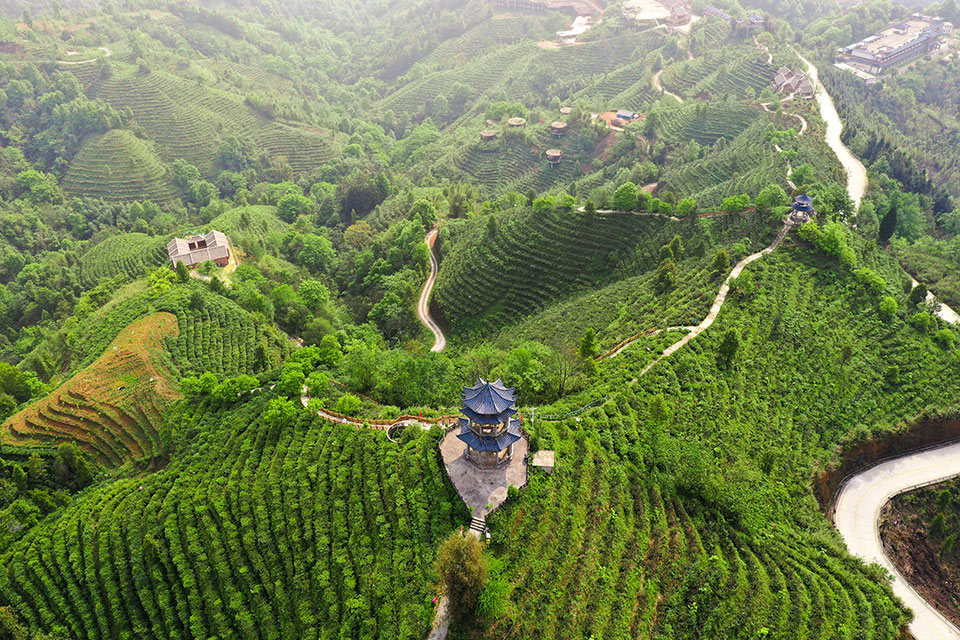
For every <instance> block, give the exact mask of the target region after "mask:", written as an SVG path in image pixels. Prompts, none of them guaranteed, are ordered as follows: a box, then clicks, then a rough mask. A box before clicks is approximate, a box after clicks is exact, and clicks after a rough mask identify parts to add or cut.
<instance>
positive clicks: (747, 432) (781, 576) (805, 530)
mask: <svg viewBox="0 0 960 640" xmlns="http://www.w3.org/2000/svg"><path fill="white" fill-rule="evenodd" d="M864 263H866V264H869V265H870V266H871V267H873V268H874V269H876V270H877V271H879V272H880V273H882V274H883V275H884V277H885V278H886V280H887V282H889V283H899V277H900V275H901V274H900V272H899V269H898V268H897V266H896V265H895V264H894V263H893V262H892V260H890V259H889V258H888V257H886V256H885V255H882V254H880V253H879V252H876V251H873V250H870V251H868V252H867V253H866V255H865V256H864ZM748 272H749V273H751V274H752V277H753V278H754V280H755V282H756V284H757V285H758V289H757V291H756V292H755V293H754V294H753V295H752V296H746V297H744V296H734V298H733V299H732V300H731V302H730V303H728V305H727V306H725V307H724V309H723V311H722V312H721V314H720V316H719V318H718V320H717V322H716V323H715V324H714V326H713V327H712V328H711V329H709V330H708V331H707V332H706V333H704V334H703V335H702V336H700V337H698V338H697V339H696V340H694V341H693V342H691V343H690V344H689V345H687V346H686V347H685V348H683V349H681V350H680V351H679V352H678V353H677V354H675V355H674V356H673V357H671V358H670V359H668V360H666V361H664V362H661V363H659V364H658V365H657V366H655V367H654V368H653V369H652V370H651V371H650V373H649V374H647V375H646V376H645V377H643V378H642V379H640V381H639V382H637V383H635V384H632V383H631V382H630V380H631V379H632V378H634V377H635V376H636V374H637V372H638V371H639V369H640V368H641V367H642V366H643V364H644V363H645V362H646V361H647V359H645V358H644V359H641V360H639V361H636V360H634V361H631V360H630V359H627V360H618V358H620V356H618V357H617V358H613V359H611V360H609V361H607V362H605V363H603V364H602V365H601V373H602V377H601V378H600V379H601V380H602V381H603V382H602V383H601V384H600V385H599V388H598V389H595V390H593V391H592V392H590V394H584V399H586V398H587V397H588V396H589V395H591V394H592V395H594V396H595V395H597V393H599V392H602V393H605V394H607V395H608V396H610V397H611V400H610V401H609V402H607V403H606V404H605V405H603V406H602V407H600V408H598V409H593V410H591V411H590V412H588V413H587V414H585V415H584V416H582V419H581V422H579V423H574V422H572V420H568V421H566V422H565V423H550V422H541V423H540V424H539V425H537V427H536V428H535V429H534V433H535V439H536V440H537V441H538V444H539V445H540V446H541V447H543V448H554V449H556V450H557V451H558V452H559V453H558V472H557V476H556V477H555V478H553V479H549V480H548V479H546V478H543V477H536V476H535V477H534V479H533V481H532V483H531V489H530V490H528V491H526V492H522V493H521V495H520V498H519V500H517V501H516V502H513V503H512V504H511V503H508V506H507V507H505V508H504V510H503V511H501V512H500V513H498V514H497V516H496V518H495V519H494V527H493V530H494V538H495V540H496V541H497V542H496V549H497V550H498V554H499V555H500V556H501V557H502V558H503V560H504V561H505V562H506V569H505V575H507V576H509V577H508V580H509V582H510V584H511V587H512V589H513V593H512V601H513V603H514V605H515V606H516V611H517V612H518V622H517V624H518V627H517V628H518V630H519V631H520V635H521V636H524V637H532V636H534V635H535V636H537V637H545V638H552V637H563V638H587V637H589V636H590V634H594V636H595V637H635V636H637V635H644V636H647V635H651V636H652V637H658V638H659V637H663V638H667V637H670V638H681V637H744V638H746V637H756V635H757V634H758V633H760V632H761V631H760V630H761V629H762V628H766V629H768V632H767V633H768V634H769V635H768V636H767V637H773V638H795V637H798V635H800V634H806V635H805V637H811V638H821V637H822V638H828V637H841V638H854V637H874V638H893V637H896V636H897V629H898V627H899V625H900V624H901V623H902V622H903V621H904V617H903V614H902V613H901V612H900V610H899V609H898V607H897V605H896V603H895V602H894V601H893V599H892V597H891V595H890V592H889V590H888V589H887V587H886V586H883V585H882V584H880V583H881V581H880V580H879V579H878V576H877V574H876V573H875V572H873V571H872V570H865V569H864V568H863V567H862V566H861V565H859V563H858V562H856V561H853V560H851V559H850V558H849V557H847V556H846V554H845V552H844V551H843V550H842V545H841V543H840V541H839V539H838V538H837V535H836V533H835V531H834V530H833V529H832V527H831V526H830V525H829V523H828V522H827V520H826V519H825V518H824V517H823V516H822V514H821V513H820V512H819V510H818V508H817V506H816V502H815V500H814V498H813V496H812V494H811V491H810V488H809V478H810V476H811V474H812V473H813V471H814V470H815V469H817V468H820V467H821V466H822V465H823V464H825V463H827V462H828V461H829V460H831V459H832V457H833V455H834V451H835V447H836V445H837V444H838V443H841V442H844V441H848V440H851V439H856V438H861V437H866V436H867V435H868V434H869V433H870V432H875V431H878V430H884V429H889V428H892V427H894V426H895V425H898V424H901V423H902V422H904V421H909V420H911V419H913V418H915V417H916V416H917V415H918V414H921V413H935V412H939V411H951V410H955V407H956V404H957V400H958V398H957V397H956V394H955V393H951V392H948V391H946V390H949V389H956V388H957V383H958V382H960V358H958V357H957V352H956V351H952V350H945V349H943V348H941V347H940V346H938V345H937V344H936V343H935V342H934V341H933V340H932V338H931V337H930V336H929V335H923V334H920V333H919V332H918V331H917V330H916V329H914V328H912V327H911V326H910V325H908V324H907V323H906V322H905V320H904V315H905V313H904V312H902V311H901V314H900V315H899V316H897V317H896V318H894V319H893V320H891V321H889V322H884V321H883V320H881V318H880V317H879V314H878V313H877V309H876V301H875V299H874V298H873V296H871V295H869V294H867V293H866V291H865V290H864V289H863V287H862V285H860V284H858V283H856V282H855V281H854V280H853V278H852V277H851V276H850V275H849V273H847V272H846V271H845V270H841V269H839V268H837V267H836V266H834V265H833V264H831V263H829V262H824V261H823V260H822V259H821V258H819V257H817V256H814V255H812V254H811V252H810V250H808V249H806V248H802V247H801V248H795V249H791V248H789V247H784V248H781V249H780V250H778V252H777V253H775V254H773V255H772V256H768V257H767V258H764V259H763V260H761V261H759V262H757V263H755V264H754V265H751V267H750V268H749V269H748ZM889 293H890V294H892V295H895V296H896V297H898V298H899V299H900V301H901V305H904V304H905V300H904V299H903V294H902V292H900V291H899V286H898V284H897V285H892V286H891V287H890V291H889ZM901 308H902V307H901ZM727 330H732V331H735V332H737V334H738V335H739V336H740V339H741V347H740V350H739V352H738V354H737V356H736V359H735V365H734V367H733V368H732V369H731V370H729V371H726V370H722V369H718V367H717V364H716V349H717V347H718V345H719V342H720V338H721V336H722V335H723V334H724V332H725V331H727ZM845 344H850V345H851V346H852V357H851V358H850V360H849V361H848V362H844V361H843V357H842V349H841V348H842V346H843V345H845ZM625 355H626V354H625ZM891 364H897V365H898V366H900V368H901V373H900V381H899V382H898V383H889V382H885V381H884V380H883V375H882V374H883V370H884V369H885V367H887V366H889V365H891ZM655 393H662V394H664V396H665V398H666V401H667V404H668V408H669V417H668V418H667V420H666V421H664V422H663V423H659V424H658V423H655V422H653V421H652V419H651V418H650V417H649V413H648V410H647V405H648V401H649V398H650V396H651V395H652V394H655ZM573 403H574V401H573V400H572V399H571V400H570V401H568V402H566V403H565V404H566V405H570V404H573ZM718 408H720V410H718ZM542 411H543V413H547V412H548V411H549V409H547V408H544V409H542ZM538 413H539V412H538ZM628 496H629V497H628ZM648 532H649V533H648ZM545 594H546V595H545ZM624 595H626V597H624ZM624 603H626V604H627V606H624ZM508 628H509V623H504V624H498V625H494V627H492V628H491V629H489V630H488V631H487V632H486V634H485V635H486V636H487V637H500V636H502V635H503V633H505V632H506V630H508Z"/></svg>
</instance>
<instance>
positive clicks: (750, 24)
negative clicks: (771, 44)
mask: <svg viewBox="0 0 960 640" xmlns="http://www.w3.org/2000/svg"><path fill="white" fill-rule="evenodd" d="M764 24H765V23H764V20H763V16H759V15H757V14H754V15H752V16H747V17H746V18H737V26H738V27H746V28H747V29H750V30H751V31H755V30H757V29H763V25H764Z"/></svg>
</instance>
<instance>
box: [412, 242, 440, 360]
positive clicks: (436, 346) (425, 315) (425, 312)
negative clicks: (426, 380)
mask: <svg viewBox="0 0 960 640" xmlns="http://www.w3.org/2000/svg"><path fill="white" fill-rule="evenodd" d="M423 241H424V242H426V243H427V246H428V247H429V248H430V275H429V276H427V282H426V284H424V285H423V291H421V292H420V300H419V301H418V302H417V317H418V318H420V322H422V323H423V325H424V326H425V327H426V328H427V329H430V331H432V332H433V346H432V347H430V351H443V350H444V348H445V347H446V346H447V339H446V338H445V337H444V336H443V331H441V330H440V327H439V326H438V325H437V323H436V322H434V320H433V318H431V317H430V292H431V291H433V283H434V282H436V281H437V271H438V269H439V264H438V263H437V254H436V252H434V250H433V245H434V244H435V243H436V242H437V227H434V228H433V229H430V231H428V232H427V235H426V237H425V238H424V239H423Z"/></svg>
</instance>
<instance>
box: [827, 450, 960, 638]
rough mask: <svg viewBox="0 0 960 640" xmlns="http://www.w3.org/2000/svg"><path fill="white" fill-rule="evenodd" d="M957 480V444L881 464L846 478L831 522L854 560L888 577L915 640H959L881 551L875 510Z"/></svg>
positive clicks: (958, 633) (959, 632)
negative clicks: (877, 568) (903, 496)
mask: <svg viewBox="0 0 960 640" xmlns="http://www.w3.org/2000/svg"><path fill="white" fill-rule="evenodd" d="M956 475H960V443H957V444H952V445H948V446H945V447H940V448H938V449H931V450H928V451H921V452H919V453H914V454H911V455H907V456H904V457H902V458H896V459H894V460H890V461H888V462H883V463H881V464H878V465H877V466H875V467H872V468H870V469H868V470H866V471H864V472H862V473H860V474H858V475H856V476H854V477H853V478H851V479H850V480H849V481H847V483H846V484H845V485H844V486H843V488H842V489H841V491H840V495H839V497H838V498H837V504H836V512H835V515H834V523H835V524H836V525H837V529H838V530H839V531H840V535H842V536H843V539H844V541H846V543H847V547H848V548H849V549H850V552H851V553H853V554H854V555H857V556H860V557H861V558H863V559H864V560H867V561H868V562H876V563H877V564H879V565H881V566H883V567H884V568H885V569H887V570H888V571H889V572H890V573H892V574H893V576H894V578H893V585H892V586H893V591H894V593H896V594H897V595H898V596H899V597H900V598H901V599H903V602H904V603H905V604H906V605H907V606H908V607H910V608H911V609H912V610H913V613H914V619H913V622H911V623H910V633H911V634H912V635H913V637H914V638H916V639H917V640H948V639H949V640H960V629H958V628H957V627H956V626H955V625H953V624H952V623H950V622H949V621H948V620H947V619H946V618H944V617H943V616H942V615H940V613H939V612H938V611H937V610H936V609H934V608H933V606H932V605H930V604H928V603H927V601H926V600H924V599H923V598H921V597H920V595H919V594H918V593H917V592H916V591H914V589H913V587H911V586H910V585H909V584H907V581H906V580H905V579H904V577H903V576H902V575H901V574H900V573H899V572H898V571H897V569H896V567H895V566H894V565H893V562H892V561H891V560H890V558H888V557H887V555H886V554H885V553H884V552H883V544H882V542H881V541H880V527H879V522H880V509H881V508H883V505H885V504H886V503H887V502H888V501H889V500H890V499H891V498H893V497H894V496H895V495H897V494H900V493H903V492H905V491H909V490H911V489H914V488H916V487H919V486H925V485H928V484H934V483H937V482H941V481H943V480H948V479H950V478H952V477H954V476H956Z"/></svg>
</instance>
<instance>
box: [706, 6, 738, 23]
mask: <svg viewBox="0 0 960 640" xmlns="http://www.w3.org/2000/svg"><path fill="white" fill-rule="evenodd" d="M703 15H704V17H707V16H710V17H713V18H720V19H721V20H726V21H727V22H730V21H732V20H733V18H731V17H730V14H729V13H727V12H726V11H723V10H722V9H717V8H716V7H704V9H703Z"/></svg>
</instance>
